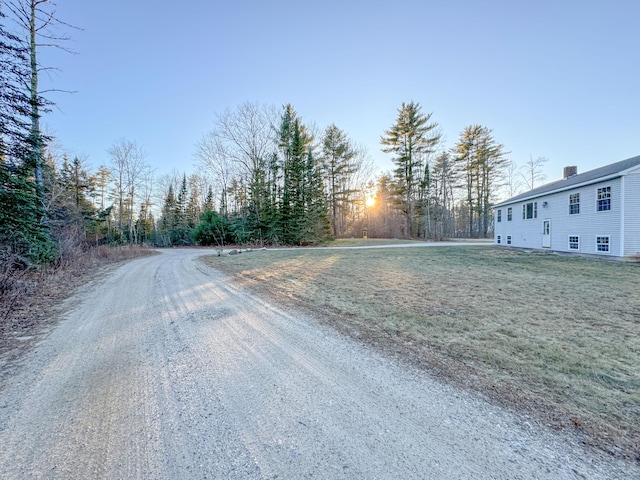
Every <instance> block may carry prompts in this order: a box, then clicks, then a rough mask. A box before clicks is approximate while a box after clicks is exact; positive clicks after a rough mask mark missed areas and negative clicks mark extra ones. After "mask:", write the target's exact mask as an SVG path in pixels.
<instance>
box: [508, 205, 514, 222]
mask: <svg viewBox="0 0 640 480" xmlns="http://www.w3.org/2000/svg"><path fill="white" fill-rule="evenodd" d="M511 220H513V208H512V207H507V222H510V221H511Z"/></svg>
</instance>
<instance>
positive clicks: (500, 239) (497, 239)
mask: <svg viewBox="0 0 640 480" xmlns="http://www.w3.org/2000/svg"><path fill="white" fill-rule="evenodd" d="M496 243H502V236H501V235H497V236H496Z"/></svg>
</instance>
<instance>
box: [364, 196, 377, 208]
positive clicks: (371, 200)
mask: <svg viewBox="0 0 640 480" xmlns="http://www.w3.org/2000/svg"><path fill="white" fill-rule="evenodd" d="M364 203H365V205H366V206H367V207H373V206H374V205H375V204H376V199H375V198H374V197H367V199H366V200H365V201H364Z"/></svg>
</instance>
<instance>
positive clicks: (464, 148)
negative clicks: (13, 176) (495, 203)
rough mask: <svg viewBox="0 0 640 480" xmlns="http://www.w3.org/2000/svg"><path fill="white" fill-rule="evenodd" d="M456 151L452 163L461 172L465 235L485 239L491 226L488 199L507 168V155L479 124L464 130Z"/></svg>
mask: <svg viewBox="0 0 640 480" xmlns="http://www.w3.org/2000/svg"><path fill="white" fill-rule="evenodd" d="M455 152H456V156H455V158H454V162H455V164H456V166H457V168H458V170H459V171H460V172H461V173H462V177H463V184H462V188H464V190H465V193H466V198H465V202H466V205H465V206H466V209H467V212H466V216H467V217H468V218H467V222H468V223H467V226H468V235H469V236H470V237H477V236H482V237H486V236H487V235H488V233H489V226H490V223H491V215H492V209H491V199H492V195H493V193H494V191H495V189H496V188H497V187H498V186H499V185H497V181H498V179H499V178H501V176H502V172H503V170H504V169H505V167H506V165H507V160H506V158H505V156H506V154H507V152H504V146H503V145H501V144H499V143H497V142H496V141H495V139H494V138H493V135H492V130H491V129H489V128H487V127H483V126H481V125H469V126H467V127H465V128H464V130H463V131H462V133H461V134H460V138H459V140H458V143H457V144H456V146H455Z"/></svg>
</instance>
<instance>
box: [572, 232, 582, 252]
mask: <svg viewBox="0 0 640 480" xmlns="http://www.w3.org/2000/svg"><path fill="white" fill-rule="evenodd" d="M572 238H575V241H572V240H571V239H572ZM572 244H575V245H577V246H576V247H575V248H573V247H572V246H571V245H572ZM569 250H577V251H580V235H569Z"/></svg>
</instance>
